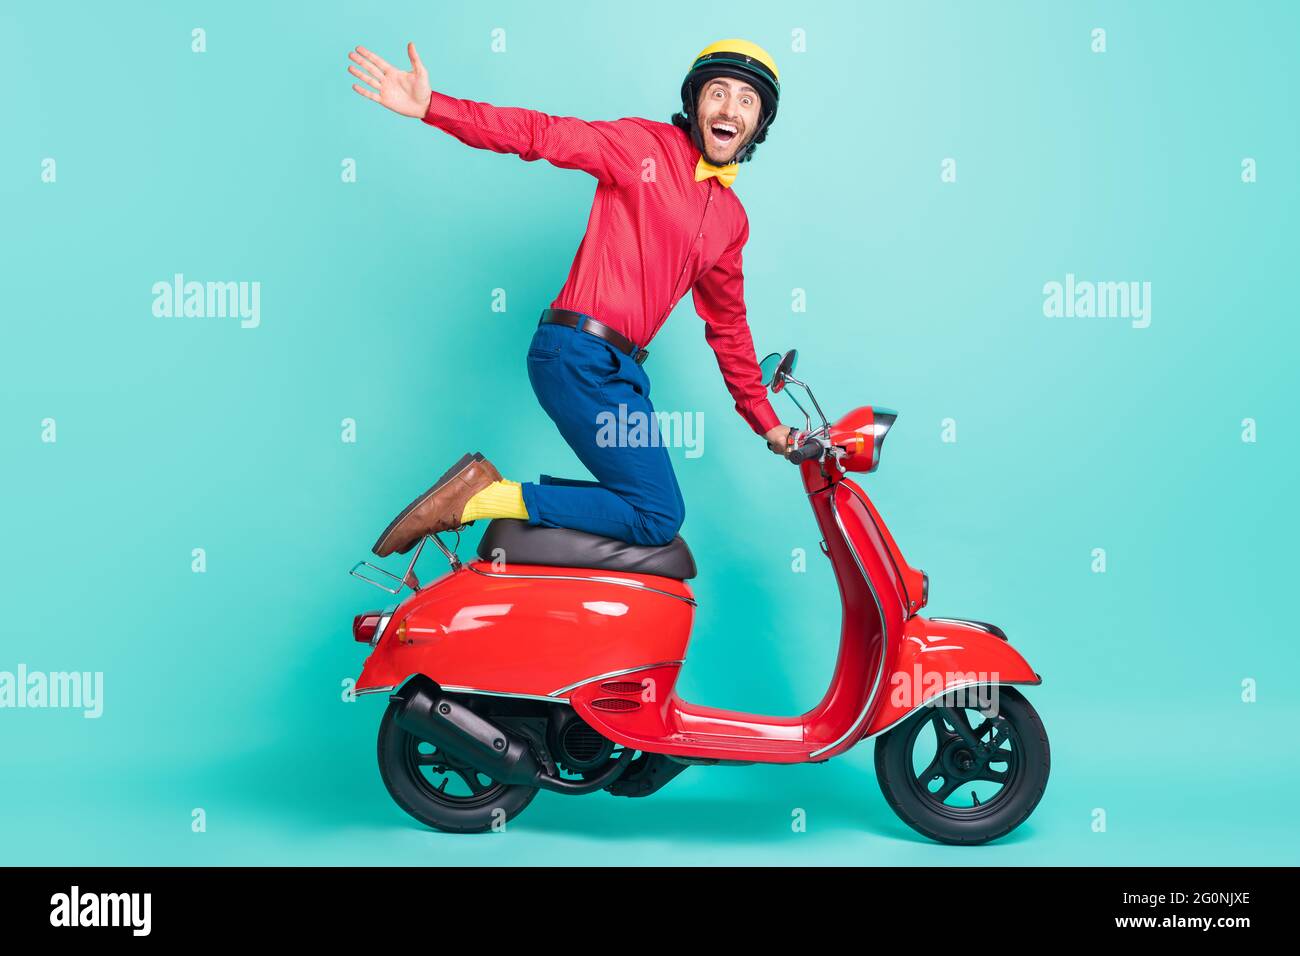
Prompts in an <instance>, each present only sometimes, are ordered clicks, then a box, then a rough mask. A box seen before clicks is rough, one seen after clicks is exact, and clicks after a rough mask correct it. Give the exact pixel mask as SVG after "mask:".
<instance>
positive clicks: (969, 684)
mask: <svg viewBox="0 0 1300 956" xmlns="http://www.w3.org/2000/svg"><path fill="white" fill-rule="evenodd" d="M1038 683H1039V684H1041V683H1042V679H1041V678H1039V681H1038ZM1017 684H1024V685H1025V686H1027V687H1037V686H1038V684H1035V683H1032V682H1031V681H1022V680H999V681H987V680H968V681H965V682H964V683H961V684H954V685H953V686H952V687H949V688H948V689H947V690H942V691H940V692H939V693H937V694H935V695H934V696H933V697H931V698H929V699H927V700H924V701H922V702H921V703H919V704H917V705H916V706H915V707H913V708H912V709H911V710H909V711H908V712H907V713H905V714H904V715H903V716H902V717H899V718H898V719H897V720H895V721H894V722H893V723H889V724H886V725H885V726H884V727H881V728H880V729H879V730H877V731H876V732H875V733H874V734H868V735H867V736H865V737H863V738H862V739H863V740H870V739H871V738H872V737H879V736H880V735H881V734H883V733H886V732H887V731H890V730H893V729H894V728H895V727H897V726H898V725H899V724H901V723H902V722H903V721H905V720H907V718H909V717H912V716H914V715H915V714H916V712H917V711H919V710H920V709H921V708H922V707H929V706H930V705H931V704H933V703H934V702H935V701H936V700H938V699H939V698H940V697H946V696H947V695H948V694H951V693H952V692H953V691H958V690H963V689H965V688H967V687H979V686H981V685H986V686H988V687H1014V686H1016V685H1017Z"/></svg>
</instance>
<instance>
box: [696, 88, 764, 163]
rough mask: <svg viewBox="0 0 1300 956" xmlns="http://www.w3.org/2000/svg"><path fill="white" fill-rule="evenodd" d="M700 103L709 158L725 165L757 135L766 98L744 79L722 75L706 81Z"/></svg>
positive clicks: (705, 149)
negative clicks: (761, 97) (760, 97)
mask: <svg viewBox="0 0 1300 956" xmlns="http://www.w3.org/2000/svg"><path fill="white" fill-rule="evenodd" d="M696 107H697V111H698V112H697V121H698V123H699V124H700V132H701V133H702V134H703V137H704V155H705V158H706V159H708V161H709V162H711V163H712V164H713V165H715V166H725V165H726V164H727V163H729V162H731V161H732V159H733V158H735V155H736V153H737V151H738V150H739V149H740V148H741V147H742V146H744V145H745V143H747V142H748V141H749V139H750V137H752V136H753V135H754V130H755V129H757V128H758V118H759V115H760V113H761V112H762V109H763V101H762V100H761V99H759V96H758V91H757V90H756V89H754V88H753V87H752V86H750V85H749V84H748V83H747V82H745V81H744V80H738V79H735V78H734V77H730V76H718V77H714V78H713V79H711V80H709V81H708V82H707V83H705V84H704V89H702V90H700V99H699V102H698V103H697V104H696Z"/></svg>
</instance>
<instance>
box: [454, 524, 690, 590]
mask: <svg viewBox="0 0 1300 956" xmlns="http://www.w3.org/2000/svg"><path fill="white" fill-rule="evenodd" d="M498 549H500V553H499V554H493V552H494V551H497V550H498ZM478 556H479V557H480V558H481V559H483V560H484V561H494V560H496V559H498V558H501V559H503V560H504V561H505V562H506V563H507V564H542V565H547V566H553V567H563V568H592V569H596V570H601V571H626V572H629V573H632V574H658V575H660V576H662V577H665V578H678V579H679V580H686V579H687V578H693V577H695V559H694V558H693V557H691V549H690V548H688V547H687V546H686V542H685V541H683V540H682V539H681V537H676V538H673V540H672V542H671V543H669V544H666V545H663V546H662V547H657V548H655V547H647V546H645V545H640V544H628V543H627V542H626V541H620V540H618V539H617V538H606V537H602V536H601V535H598V534H589V533H587V532H586V531H573V530H571V529H569V528H543V527H541V526H539V525H530V524H529V523H528V522H527V521H521V520H519V519H518V518H497V519H495V520H493V521H492V522H491V523H490V524H489V525H488V526H487V531H485V532H483V538H482V540H480V541H479V543H478Z"/></svg>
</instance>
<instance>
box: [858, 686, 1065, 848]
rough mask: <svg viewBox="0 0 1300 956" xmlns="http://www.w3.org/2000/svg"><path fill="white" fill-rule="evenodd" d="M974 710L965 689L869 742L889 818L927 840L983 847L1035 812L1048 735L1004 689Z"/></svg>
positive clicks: (1019, 698)
mask: <svg viewBox="0 0 1300 956" xmlns="http://www.w3.org/2000/svg"><path fill="white" fill-rule="evenodd" d="M996 691H997V693H996V696H994V697H993V702H994V709H992V710H989V711H981V710H980V709H978V707H977V702H976V701H975V700H974V699H973V695H972V694H971V693H970V691H969V690H968V691H967V692H966V693H965V694H963V693H962V692H961V691H957V692H954V693H952V694H949V695H948V696H946V697H944V698H942V699H941V700H939V701H937V702H935V703H934V704H930V705H927V706H925V707H922V708H921V709H920V710H919V711H917V712H916V713H915V714H913V715H912V716H911V717H909V718H907V720H905V721H904V722H903V723H901V724H899V725H898V726H897V727H895V728H894V729H893V730H891V731H889V732H888V733H886V734H883V735H881V736H880V737H878V738H877V739H876V778H877V780H878V781H879V782H880V789H881V790H882V791H883V792H884V794H885V799H886V800H887V801H888V802H889V805H890V806H891V807H892V808H893V809H894V812H895V813H897V814H898V816H899V817H900V818H901V819H902V821H903V822H904V823H906V824H907V825H908V826H910V827H911V828H912V829H914V830H916V831H917V832H918V833H921V834H924V835H925V836H927V837H929V838H930V839H932V840H938V841H939V842H941V843H952V844H977V843H987V842H988V841H990V840H996V839H998V838H999V837H1003V836H1006V835H1007V834H1008V833H1010V832H1011V831H1012V830H1014V829H1015V828H1016V827H1018V826H1020V824H1021V823H1023V822H1024V821H1025V820H1026V819H1027V818H1028V817H1029V814H1031V813H1032V812H1033V811H1034V808H1035V807H1036V806H1038V801H1039V800H1040V799H1041V798H1042V796H1043V791H1044V790H1045V789H1046V787H1047V777H1048V773H1049V771H1050V770H1051V750H1050V747H1049V745H1048V742H1047V731H1046V730H1044V729H1043V722H1042V720H1040V719H1039V717H1038V713H1037V712H1036V711H1035V710H1034V708H1033V707H1032V706H1031V705H1030V703H1029V701H1027V700H1026V699H1025V698H1024V696H1023V695H1021V693H1020V692H1019V691H1017V690H1015V689H1014V688H1011V687H998V688H996Z"/></svg>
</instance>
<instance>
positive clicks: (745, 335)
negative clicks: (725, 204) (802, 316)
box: [692, 220, 781, 435]
mask: <svg viewBox="0 0 1300 956" xmlns="http://www.w3.org/2000/svg"><path fill="white" fill-rule="evenodd" d="M748 239H749V222H748V220H746V221H745V223H744V226H743V227H742V229H741V231H740V235H739V236H738V237H737V239H736V241H735V242H734V243H732V244H731V245H730V246H729V247H728V248H727V251H726V252H724V253H723V254H722V258H720V259H719V260H718V262H717V264H715V265H714V267H713V268H712V269H710V270H709V271H708V272H706V273H704V275H702V276H700V278H699V279H697V280H696V281H695V285H694V287H693V288H692V297H693V298H694V300H695V311H696V312H698V313H699V315H700V318H702V319H703V320H704V338H705V340H706V341H707V342H708V343H709V345H710V347H712V349H713V351H714V354H715V355H716V356H717V358H718V369H719V370H720V371H721V372H722V377H723V379H724V380H725V381H726V383H727V390H728V391H729V392H731V397H732V398H734V399H735V400H736V411H738V412H739V413H740V415H741V417H742V418H744V419H745V421H746V422H748V423H749V427H750V428H752V429H753V430H754V431H755V432H756V433H757V434H759V435H765V434H767V432H769V431H770V430H772V429H773V428H775V427H776V426H777V425H779V424H781V419H780V418H778V417H777V414H776V412H775V411H774V410H773V409H772V403H771V402H769V401H768V400H767V389H766V388H765V387H764V385H763V378H762V375H761V373H760V372H759V370H758V360H757V358H756V357H755V355H754V340H753V338H752V337H751V335H750V332H749V322H748V321H747V320H746V317H745V276H744V271H743V269H742V268H741V250H742V249H743V248H744V245H745V242H746V241H747V240H748Z"/></svg>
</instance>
